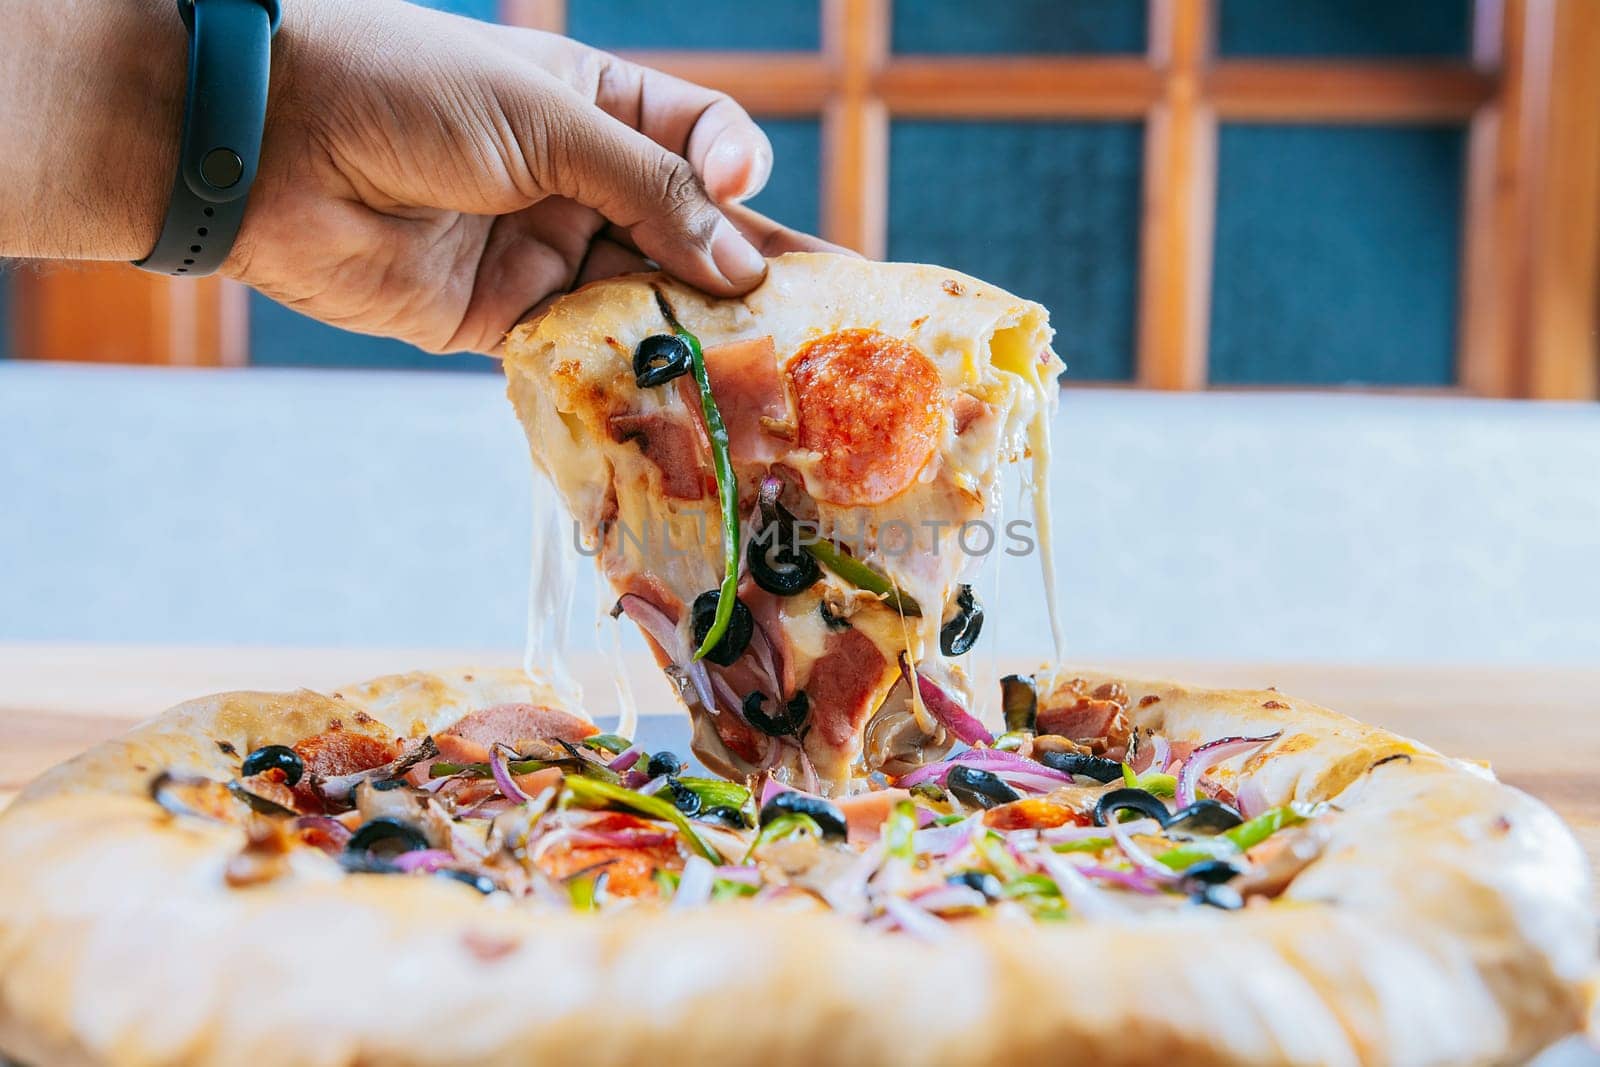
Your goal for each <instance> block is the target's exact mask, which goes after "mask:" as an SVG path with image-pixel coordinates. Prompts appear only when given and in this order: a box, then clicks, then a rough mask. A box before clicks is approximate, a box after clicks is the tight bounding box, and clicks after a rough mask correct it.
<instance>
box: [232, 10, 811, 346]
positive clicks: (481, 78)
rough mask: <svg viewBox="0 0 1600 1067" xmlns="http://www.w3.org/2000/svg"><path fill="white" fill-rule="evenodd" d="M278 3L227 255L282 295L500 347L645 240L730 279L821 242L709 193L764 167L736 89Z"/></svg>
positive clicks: (562, 47) (573, 52)
mask: <svg viewBox="0 0 1600 1067" xmlns="http://www.w3.org/2000/svg"><path fill="white" fill-rule="evenodd" d="M286 9H287V13H286V16H285V17H286V19H289V20H291V21H286V22H285V25H284V29H283V31H282V33H281V34H280V38H279V41H280V42H281V55H282V62H281V63H279V64H276V65H275V70H274V77H275V79H278V80H279V85H278V86H275V91H274V94H273V97H274V99H273V103H272V106H271V108H270V109H269V120H268V129H267V134H266V137H265V139H264V145H263V149H262V161H263V162H262V167H261V173H260V177H259V178H258V180H257V184H256V187H255V189H254V191H253V192H252V194H251V203H250V207H249V210H248V212H247V214H246V216H245V223H244V227H243V229H242V230H241V232H240V236H239V240H238V243H237V244H236V245H235V248H234V252H233V254H232V256H231V257H230V258H229V260H228V262H227V264H226V265H225V266H224V271H225V272H227V273H228V274H230V275H232V276H234V277H237V278H239V279H240V280H241V281H244V282H246V283H248V284H250V285H252V286H255V287H256V288H258V289H260V290H261V291H263V292H265V293H266V294H267V295H268V296H271V297H274V298H275V299H278V300H280V301H282V302H283V303H285V304H287V305H289V306H290V307H293V308H296V309H297V310H300V311H303V312H306V313H308V314H311V315H314V316H316V317H317V318H320V319H324V320H326V321H328V322H332V323H335V324H337V325H340V326H346V327H349V328H351V329H356V330H361V331H364V332H369V333H383V334H389V335H391V336H395V337H401V338H404V339H405V340H408V341H411V342H413V343H415V344H418V345H420V346H422V347H423V348H427V349H431V350H436V351H448V350H454V349H476V350H478V351H490V350H492V349H494V348H495V347H496V346H497V345H498V344H499V342H500V339H501V337H502V336H503V335H504V334H505V332H506V331H507V330H508V329H510V328H511V326H513V325H514V324H515V323H516V322H517V320H518V319H519V318H521V317H522V316H523V315H524V314H526V313H527V312H528V311H529V310H530V309H531V308H532V307H534V306H536V305H538V304H539V303H541V302H543V301H544V300H545V299H546V298H548V297H550V296H552V295H553V294H558V293H562V292H565V291H567V290H569V289H571V288H573V287H574V286H576V285H581V284H583V283H584V282H587V281H591V280H593V279H596V278H603V277H608V276H610V275H614V274H619V273H624V272H627V271H636V270H642V269H646V268H647V264H646V262H645V257H649V258H651V259H654V260H655V261H656V262H658V263H660V264H661V265H662V266H663V267H664V268H666V269H667V270H669V271H671V272H672V273H674V274H675V275H677V276H678V277H680V278H682V279H683V280H685V281H687V282H689V283H691V284H693V285H696V286H698V287H700V288H702V289H704V290H706V291H708V292H711V293H716V294H718V295H724V296H733V295H738V294H740V293H743V292H745V291H747V290H749V289H750V288H751V287H753V286H754V285H756V284H757V283H758V282H759V281H760V280H761V278H762V276H763V274H764V273H765V269H766V265H765V262H764V261H763V260H762V258H761V257H762V254H777V253H779V252H784V251H790V250H795V249H803V248H818V247H828V246H826V245H824V244H823V243H822V242H819V241H816V240H815V239H811V238H806V237H803V236H801V235H799V234H796V233H793V232H792V231H789V230H786V229H784V228H783V227H781V226H778V225H777V224H776V223H773V222H771V221H769V220H767V219H765V218H762V217H761V216H759V215H757V214H755V213H754V212H752V211H749V210H747V209H741V208H737V207H724V208H721V209H719V207H718V204H719V203H728V202H732V201H737V200H741V199H744V198H747V197H749V196H751V195H753V194H755V193H756V192H758V191H759V190H760V189H761V187H762V186H763V185H764V184H765V182H766V180H767V176H768V174H769V173H770V171H771V169H772V149H771V146H770V145H769V144H768V143H767V139H766V137H765V135H763V134H762V132H761V130H760V129H759V128H758V127H757V126H756V125H755V123H754V122H753V121H752V120H751V119H750V116H748V115H747V114H745V112H744V111H743V109H741V108H740V107H739V106H738V105H737V104H735V103H734V102H733V101H732V100H730V99H728V98H727V97H726V96H723V95H721V94H718V93H714V92H711V91H710V90H707V89H703V88H700V87H698V86H695V85H691V84H689V83H687V82H683V81H679V80H677V79H675V78H671V77H668V76H666V75H663V74H659V73H657V72H654V71H650V70H646V69H644V68H642V67H638V66H635V65H633V64H631V63H627V62H624V61H622V60H619V59H617V58H616V57H615V56H611V55H607V54H606V53H604V52H599V51H596V50H594V49H591V48H587V47H585V46H583V45H580V44H577V43H576V42H573V41H570V40H568V39H566V38H563V37H559V36H555V35H553V34H547V33H540V32H537V31H533V30H519V29H510V28H506V27H500V26H491V25H488V24H485V23H480V22H474V21H471V20H469V19H463V18H457V17H454V16H450V15H444V14H440V13H438V12H434V11H429V10H426V9H423V8H418V7H413V6H411V5H408V4H401V3H392V2H374V0H363V2H362V3H360V4H349V3H345V2H338V3H334V4H332V5H320V4H319V5H308V4H306V3H305V2H304V0H301V2H299V3H295V4H290V5H286ZM296 10H298V11H299V12H301V16H300V17H301V18H302V19H303V21H298V20H296V17H295V16H294V14H293V13H294V12H295V11H296ZM752 242H753V245H752Z"/></svg>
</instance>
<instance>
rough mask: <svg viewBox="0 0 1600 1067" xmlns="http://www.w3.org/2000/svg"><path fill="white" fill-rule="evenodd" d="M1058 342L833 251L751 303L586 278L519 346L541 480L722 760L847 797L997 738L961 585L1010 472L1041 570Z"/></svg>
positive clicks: (972, 302)
mask: <svg viewBox="0 0 1600 1067" xmlns="http://www.w3.org/2000/svg"><path fill="white" fill-rule="evenodd" d="M1050 339H1051V332H1050V328H1049V325H1048V317H1047V315H1046V314H1045V311H1044V309H1043V308H1042V307H1040V306H1039V305H1038V304H1035V303H1032V302H1030V301H1026V300H1022V299H1020V298H1018V297H1015V296H1012V295H1011V294H1009V293H1007V292H1005V291H1003V290H1001V289H998V288H996V287H995V286H992V285H988V284H986V283H984V282H981V281H979V280H978V279H976V278H971V277H969V276H967V275H964V274H959V273H957V272H955V271H950V270H945V269H943V268H938V267H929V266H922V265H918V264H909V263H889V264H883V263H869V262H867V261H865V260H860V259H855V258H852V257H849V256H842V255H825V254H793V255H787V256H781V257H779V258H777V259H775V260H773V261H772V263H771V267H770V270H769V274H768V277H767V279H766V281H765V282H764V283H763V284H762V285H761V286H760V287H758V288H757V289H756V290H755V291H754V292H752V293H751V294H749V295H748V296H747V297H745V298H744V299H742V300H713V299H710V298H708V297H706V296H704V295H703V294H700V293H698V292H696V291H694V290H692V289H689V288H687V287H686V286H683V285H681V284H679V283H676V282H674V281H672V280H671V279H670V278H668V277H666V276H665V275H660V274H655V275H632V276H627V277H622V278H617V279H613V280H610V281H604V282H599V283H596V284H593V285H589V286H585V287H584V288H583V289H581V290H579V291H578V292H576V293H574V294H572V295H570V296H568V297H566V298H564V299H562V300H561V301H559V302H557V303H556V304H555V305H554V306H553V307H552V308H551V309H550V310H549V311H548V312H547V313H545V314H543V315H541V316H539V317H538V318H537V319H535V320H533V321H531V322H529V323H526V324H524V325H522V326H520V327H518V328H517V329H516V330H515V331H513V332H512V334H511V336H510V337H509V338H508V339H507V342H506V356H505V360H506V373H507V376H508V377H509V379H510V395H511V399H512V401H513V402H514V404H515V405H516V408H517V411H518V414H519V415H520V416H521V418H522V421H523V424H524V426H525V428H526V430H527V435H528V441H529V444H530V446H531V450H532V453H533V458H534V461H535V463H536V465H537V466H538V467H539V468H540V469H541V470H542V471H544V472H545V473H546V474H547V475H548V476H549V477H550V479H551V480H552V481H553V482H554V484H555V486H556V488H557V489H558V490H559V492H560V495H561V496H562V498H563V499H564V500H565V502H566V504H567V506H568V508H569V509H570V511H571V513H572V516H573V518H574V521H575V522H576V523H577V525H578V527H579V531H580V534H581V539H582V540H583V541H584V542H585V543H586V544H588V545H589V546H590V550H589V553H588V554H592V555H594V556H595V559H596V563H597V564H598V566H599V567H600V569H601V571H602V573H603V574H604V575H605V577H606V578H607V579H608V580H609V581H610V583H611V585H612V587H613V588H614V590H615V592H616V594H617V597H618V599H617V601H616V608H615V612H616V614H618V615H626V616H627V617H628V618H630V619H631V620H633V621H634V622H635V623H637V624H638V625H639V626H640V628H641V629H642V630H643V631H644V632H645V634H646V635H647V637H648V639H649V641H650V643H651V647H652V649H653V651H654V653H655V655H656V657H657V659H658V660H659V661H660V662H661V664H662V666H663V667H664V668H666V669H667V671H668V672H669V673H670V674H671V675H672V677H673V678H674V679H675V680H676V681H677V682H678V683H679V688H680V691H681V694H682V696H683V698H684V701H685V703H686V705H687V707H688V708H689V710H690V714H691V716H692V721H693V723H694V728H695V734H694V745H693V747H694V751H695V753H696V754H697V755H698V756H699V757H700V758H701V759H702V760H703V761H704V762H705V763H706V764H707V765H708V766H710V767H712V768H714V769H715V770H717V771H718V772H720V773H722V774H724V775H727V776H729V777H735V778H737V777H744V776H748V775H754V774H768V775H770V776H772V777H774V778H775V779H777V780H778V781H782V782H788V783H794V784H797V785H801V786H803V787H804V788H806V789H807V790H808V791H812V792H820V793H822V794H823V795H833V794H842V793H844V792H847V791H848V790H849V788H850V782H851V780H852V778H853V777H858V776H860V775H861V774H864V773H865V774H870V773H873V772H876V771H880V770H887V771H896V770H903V769H905V768H907V767H909V766H913V765H916V764H919V763H922V762H925V761H926V760H928V759H931V758H935V757H937V756H938V755H939V754H941V753H943V752H946V751H948V750H949V749H950V747H951V746H952V745H953V744H955V743H957V742H967V743H971V742H973V741H976V740H979V739H982V738H986V737H987V736H988V734H987V733H986V732H985V731H984V729H983V727H982V725H981V723H980V722H979V720H978V718H977V717H976V715H975V714H974V712H975V710H976V709H975V706H974V703H973V700H972V694H971V674H970V672H969V671H968V670H966V669H965V668H964V666H963V664H964V663H965V657H966V654H967V653H968V652H969V651H970V650H971V649H972V648H973V647H974V645H975V644H976V643H977V641H978V639H979V636H980V634H981V631H982V625H983V618H984V616H983V611H984V608H983V604H982V602H981V598H980V597H979V596H978V595H977V593H976V592H975V591H974V586H973V582H974V578H975V575H976V572H977V570H978V569H979V568H980V567H981V564H982V561H983V558H984V556H986V555H988V554H992V553H993V552H994V551H999V550H1002V547H1003V546H1004V545H1005V544H1006V543H1007V542H1005V541H1004V540H1003V538H1004V537H1005V535H1006V532H1007V531H1010V532H1011V533H1013V534H1015V533H1016V531H1017V528H1016V527H1015V526H1013V525H1012V522H1014V521H1017V520H1012V521H1005V520H1004V518H1003V516H1004V514H1005V506H1004V505H1005V501H1004V500H1003V494H1002V474H1003V472H1004V470H1005V469H1006V467H1007V466H1008V465H1009V464H1011V463H1014V462H1017V461H1020V460H1023V459H1027V460H1028V461H1029V463H1028V464H1027V466H1028V469H1029V472H1030V475H1031V481H1032V488H1033V490H1034V493H1035V494H1036V502H1037V503H1038V504H1039V507H1038V508H1037V509H1036V511H1037V517H1036V520H1035V528H1034V529H1033V530H1032V531H1031V533H1030V534H1029V535H1028V539H1029V540H1030V541H1034V542H1036V543H1037V545H1038V548H1039V550H1040V551H1041V552H1042V553H1045V554H1046V555H1045V557H1044V558H1045V561H1046V564H1047V565H1048V551H1049V538H1048V529H1047V527H1046V525H1045V523H1044V519H1045V518H1046V517H1047V515H1048V511H1047V509H1046V508H1045V507H1044V501H1043V499H1042V494H1043V492H1044V487H1045V485H1046V482H1047V479H1046V471H1045V464H1046V463H1047V461H1048V457H1049V438H1048V436H1047V435H1046V432H1045V430H1046V425H1047V420H1048V417H1049V415H1050V413H1051V411H1052V410H1053V409H1054V406H1055V397H1056V387H1055V380H1056V377H1057V376H1058V374H1059V373H1060V372H1061V371H1062V370H1063V367H1062V364H1061V361H1060V360H1059V359H1058V358H1057V357H1056V355H1055V353H1054V352H1053V351H1052V349H1051V347H1050ZM1014 503H1015V502H1014ZM1048 588H1049V583H1047V589H1048ZM1051 607H1052V609H1053V608H1054V604H1053V603H1052V604H1051ZM1052 617H1054V615H1053V610H1052Z"/></svg>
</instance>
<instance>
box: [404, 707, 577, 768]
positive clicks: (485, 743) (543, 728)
mask: <svg viewBox="0 0 1600 1067" xmlns="http://www.w3.org/2000/svg"><path fill="white" fill-rule="evenodd" d="M599 732H600V731H599V730H598V729H596V727H595V725H594V724H593V723H590V722H585V721H584V720H583V719H580V718H578V716H576V715H573V714H571V713H570V712H565V711H561V710H559V709H557V708H544V707H540V706H538V705H537V704H495V705H493V706H492V707H487V708H480V709H479V710H477V711H474V712H472V713H470V714H468V715H466V716H464V717H463V718H461V719H460V720H458V721H457V722H456V723H455V725H453V726H451V727H450V728H449V729H448V730H445V731H444V732H443V733H441V734H439V735H438V736H436V737H435V738H434V742H435V743H436V744H437V745H438V746H439V754H440V756H441V757H443V758H444V759H445V760H446V761H447V762H450V763H482V762H484V761H485V760H487V759H488V758H489V749H490V748H491V747H492V746H493V745H494V744H496V743H497V742H498V743H500V744H505V745H510V746H511V747H512V748H517V747H518V746H519V745H520V744H521V743H522V742H526V741H572V742H577V741H582V740H583V739H584V738H585V737H592V736H594V735H595V734H597V733H599Z"/></svg>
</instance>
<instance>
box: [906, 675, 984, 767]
mask: <svg viewBox="0 0 1600 1067" xmlns="http://www.w3.org/2000/svg"><path fill="white" fill-rule="evenodd" d="M900 672H901V673H902V674H904V675H905V676H906V677H907V678H913V679H915V680H916V683H917V695H918V696H920V697H921V698H922V703H923V706H925V707H926V708H927V709H928V713H929V714H931V715H932V716H933V717H934V718H935V719H937V720H939V723H940V724H941V725H942V726H943V727H944V728H945V729H947V730H949V731H950V732H951V733H953V734H955V735H956V739H957V740H959V741H963V742H965V743H966V744H969V745H978V744H983V745H992V744H994V735H993V734H991V733H990V732H989V730H988V727H986V726H984V725H983V723H981V722H979V721H978V720H977V719H975V718H973V717H972V716H971V715H969V714H968V713H967V710H966V709H965V708H963V707H962V706H961V704H960V702H958V701H957V700H956V698H955V697H953V696H951V695H950V694H949V693H946V692H945V691H944V690H943V689H941V688H939V686H938V685H937V684H936V683H935V682H933V681H932V680H931V679H929V678H926V677H924V676H923V675H921V674H919V673H917V670H916V668H914V667H912V666H911V661H910V659H908V658H907V657H906V654H905V653H904V652H902V653H901V654H900Z"/></svg>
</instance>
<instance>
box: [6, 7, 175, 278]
mask: <svg viewBox="0 0 1600 1067" xmlns="http://www.w3.org/2000/svg"><path fill="white" fill-rule="evenodd" d="M11 2H16V0H11ZM11 15H15V16H16V17H17V18H18V19H19V21H20V23H21V25H20V32H17V33H15V34H13V35H11V37H12V42H13V43H12V45H11V46H10V48H8V47H7V46H6V45H4V44H0V52H3V53H9V52H10V51H11V49H16V50H18V53H19V54H5V55H4V56H3V62H4V65H5V68H6V73H7V75H16V76H14V77H12V76H8V77H6V78H5V79H4V80H5V81H6V82H7V83H8V84H9V85H10V86H11V87H14V88H15V90H16V92H15V93H14V94H13V95H12V97H11V99H10V101H9V102H8V103H7V104H6V105H5V112H6V113H5V118H4V123H3V124H4V128H5V129H6V131H7V134H8V138H7V139H8V140H9V141H10V149H9V155H10V156H11V158H10V159H9V160H7V161H3V162H0V175H4V177H3V178H0V189H3V190H4V191H5V192H7V193H8V194H10V195H8V196H6V197H4V198H3V199H4V201H5V203H6V206H4V207H0V216H4V219H3V222H0V234H4V235H5V240H6V241H7V245H8V247H6V248H4V249H0V251H3V252H5V253H6V254H9V255H19V256H26V257H38V258H74V259H136V258H138V257H140V256H142V255H144V254H145V253H146V252H148V251H149V250H150V247H151V246H152V245H153V244H154V243H155V239H156V235H157V234H158V232H159V231H160V227H161V219H162V217H163V213H164V211H165V208H166V201H167V196H168V193H169V191H170V189H171V184H172V174H173V168H174V167H175V166H176V164H177V157H178V146H177V137H178V129H179V126H180V123H181V119H182V114H183V94H184V84H185V71H184V56H185V49H186V47H187V46H186V43H185V36H184V31H183V25H182V23H181V22H180V20H179V19H178V17H177V12H176V10H175V9H174V6H173V4H172V3H171V0H68V2H62V0H21V3H20V10H14V11H13V12H12V13H11ZM11 15H8V18H10V17H11ZM18 244H20V246H19V247H13V246H14V245H18Z"/></svg>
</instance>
